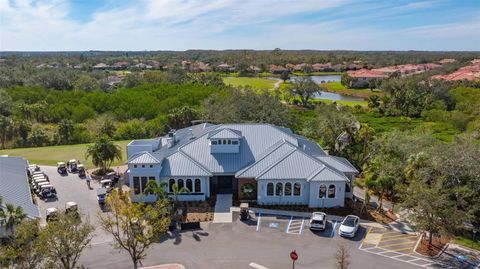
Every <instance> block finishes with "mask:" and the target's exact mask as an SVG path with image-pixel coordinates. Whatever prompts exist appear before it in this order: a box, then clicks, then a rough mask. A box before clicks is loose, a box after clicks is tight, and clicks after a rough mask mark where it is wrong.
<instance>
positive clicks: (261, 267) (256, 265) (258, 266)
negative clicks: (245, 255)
mask: <svg viewBox="0 0 480 269" xmlns="http://www.w3.org/2000/svg"><path fill="white" fill-rule="evenodd" d="M249 265H250V266H251V267H253V268H257V269H270V268H268V267H265V266H262V265H260V264H256V263H254V262H251V263H250V264H249Z"/></svg>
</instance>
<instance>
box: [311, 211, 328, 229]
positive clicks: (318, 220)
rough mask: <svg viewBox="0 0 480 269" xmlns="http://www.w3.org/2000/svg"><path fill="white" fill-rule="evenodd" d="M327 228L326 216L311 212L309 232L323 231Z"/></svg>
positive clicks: (321, 213)
mask: <svg viewBox="0 0 480 269" xmlns="http://www.w3.org/2000/svg"><path fill="white" fill-rule="evenodd" d="M326 227H327V214H325V213H323V212H313V213H312V216H311V217H310V230H318V231H325V228H326Z"/></svg>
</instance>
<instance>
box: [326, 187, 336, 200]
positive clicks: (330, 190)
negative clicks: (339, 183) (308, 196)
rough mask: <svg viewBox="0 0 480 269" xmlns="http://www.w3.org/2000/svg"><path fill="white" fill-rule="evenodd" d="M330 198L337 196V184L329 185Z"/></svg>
mask: <svg viewBox="0 0 480 269" xmlns="http://www.w3.org/2000/svg"><path fill="white" fill-rule="evenodd" d="M328 198H335V185H330V186H328Z"/></svg>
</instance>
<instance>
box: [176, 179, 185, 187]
mask: <svg viewBox="0 0 480 269" xmlns="http://www.w3.org/2000/svg"><path fill="white" fill-rule="evenodd" d="M177 184H178V190H181V189H182V188H183V187H185V185H184V184H183V179H181V178H180V179H179V180H178V182H177Z"/></svg>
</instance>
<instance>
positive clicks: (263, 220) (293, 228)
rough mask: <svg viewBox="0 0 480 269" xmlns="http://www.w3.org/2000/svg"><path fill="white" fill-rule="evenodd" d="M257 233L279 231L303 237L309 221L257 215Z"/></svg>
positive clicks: (289, 217) (292, 217)
mask: <svg viewBox="0 0 480 269" xmlns="http://www.w3.org/2000/svg"><path fill="white" fill-rule="evenodd" d="M255 219H256V223H257V228H256V231H257V232H265V231H278V232H282V233H286V234H292V235H302V234H303V233H304V231H305V229H306V226H307V225H306V224H307V223H308V219H306V218H302V217H295V216H284V215H272V214H261V213H260V214H256V215H255Z"/></svg>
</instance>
